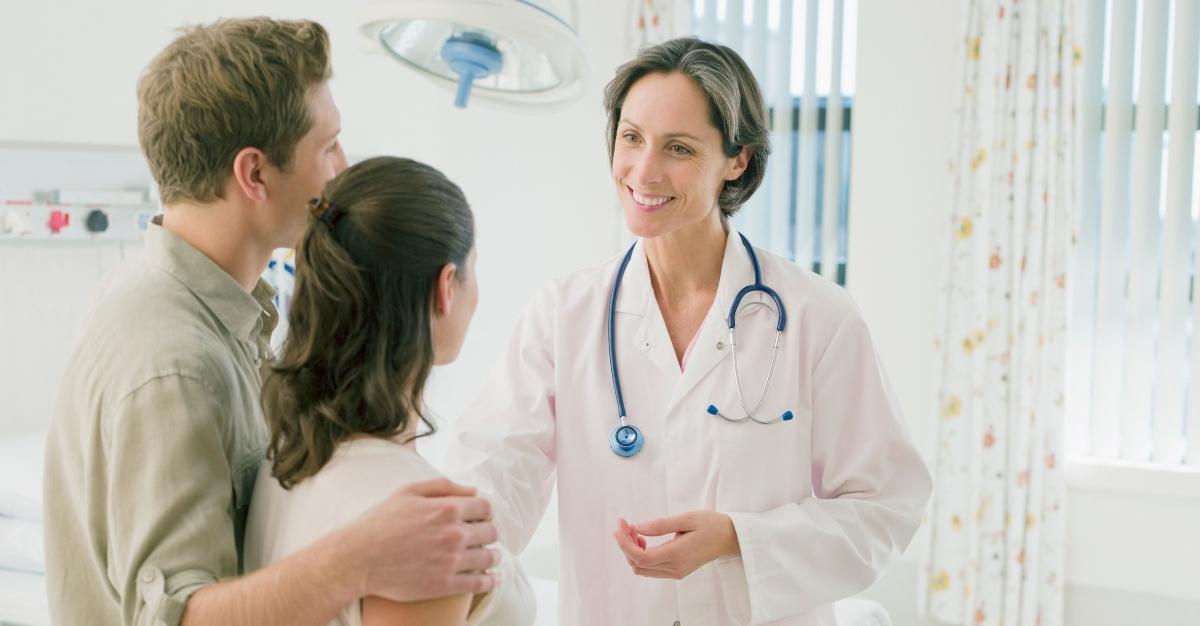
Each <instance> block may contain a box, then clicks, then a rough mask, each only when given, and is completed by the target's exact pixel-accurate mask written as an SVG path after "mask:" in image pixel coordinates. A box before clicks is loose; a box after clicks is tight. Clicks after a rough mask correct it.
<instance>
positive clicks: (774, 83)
mask: <svg viewBox="0 0 1200 626" xmlns="http://www.w3.org/2000/svg"><path fill="white" fill-rule="evenodd" d="M778 2H779V29H778V30H777V31H775V32H774V33H773V34H772V36H771V41H772V43H773V44H774V48H773V52H772V53H771V81H770V84H771V88H770V89H771V93H770V99H771V100H770V101H771V108H772V110H774V112H775V120H774V122H775V124H774V127H773V128H772V131H773V132H772V133H771V134H772V137H771V153H772V154H771V158H769V159H768V160H767V163H768V168H769V172H768V174H769V176H770V178H769V180H770V182H771V194H770V198H771V210H770V215H771V248H772V249H773V250H787V251H788V252H789V254H794V253H795V249H794V248H793V244H792V236H791V235H792V229H791V223H790V222H791V214H790V209H791V177H790V176H789V175H790V174H791V169H792V166H791V151H792V149H791V148H792V132H793V128H794V127H793V125H792V102H793V100H792V85H791V82H792V55H793V52H794V49H793V46H794V45H795V44H794V43H793V38H792V0H778ZM793 258H795V257H793Z"/></svg>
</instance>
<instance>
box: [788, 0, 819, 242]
mask: <svg viewBox="0 0 1200 626" xmlns="http://www.w3.org/2000/svg"><path fill="white" fill-rule="evenodd" d="M802 1H804V10H803V11H797V12H796V13H797V15H796V17H797V18H799V20H800V24H801V25H802V27H800V28H797V29H796V30H797V32H803V33H804V37H803V39H802V40H801V41H803V42H804V66H803V67H804V90H803V91H802V92H801V94H800V132H799V140H798V141H799V143H798V146H797V149H798V156H797V159H796V174H795V176H796V235H795V238H794V240H795V242H796V244H795V246H796V261H797V262H798V263H800V264H801V265H803V266H809V265H811V263H812V260H813V256H814V253H815V244H816V233H814V232H813V225H814V224H815V223H816V214H817V192H816V189H817V28H818V22H817V20H818V18H819V17H820V16H819V15H818V12H817V0H802Z"/></svg>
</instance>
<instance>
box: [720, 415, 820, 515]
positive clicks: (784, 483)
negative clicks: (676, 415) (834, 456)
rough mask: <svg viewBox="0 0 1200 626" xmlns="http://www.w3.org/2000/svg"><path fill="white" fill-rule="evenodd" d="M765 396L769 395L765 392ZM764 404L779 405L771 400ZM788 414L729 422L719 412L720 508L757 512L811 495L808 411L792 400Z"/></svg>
mask: <svg viewBox="0 0 1200 626" xmlns="http://www.w3.org/2000/svg"><path fill="white" fill-rule="evenodd" d="M768 398H769V396H768ZM763 406H764V407H767V406H769V407H771V409H770V410H775V408H776V407H783V402H781V401H780V400H778V399H777V400H776V402H774V403H772V404H768V403H767V402H766V401H764V403H763ZM779 410H780V411H783V410H790V411H792V419H789V420H787V421H779V422H776V423H774V424H759V423H756V422H753V421H751V420H746V421H744V422H739V423H732V422H727V421H725V420H723V419H721V418H719V417H714V418H713V419H716V420H718V422H719V423H717V424H715V428H716V431H717V436H718V439H719V442H720V443H719V446H718V450H719V454H720V457H721V458H720V476H721V479H720V484H721V487H720V489H719V492H718V494H717V500H718V502H717V507H718V510H720V511H726V512H735V511H736V512H746V513H756V512H761V511H767V510H770V509H773V508H775V507H778V506H781V505H783V504H786V503H788V502H793V501H796V500H798V499H800V498H803V497H808V496H811V495H812V481H811V479H810V472H811V469H810V466H809V465H810V454H811V451H810V441H811V425H812V411H811V409H810V408H809V407H808V405H807V404H804V405H801V404H800V403H799V402H792V403H790V406H789V407H788V408H786V409H784V408H780V409H779Z"/></svg>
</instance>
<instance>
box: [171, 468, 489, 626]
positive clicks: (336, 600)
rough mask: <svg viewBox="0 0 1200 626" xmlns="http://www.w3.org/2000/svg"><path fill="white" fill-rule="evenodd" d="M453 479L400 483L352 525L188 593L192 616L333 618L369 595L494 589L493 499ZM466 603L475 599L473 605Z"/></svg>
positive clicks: (219, 620) (195, 620) (297, 621)
mask: <svg viewBox="0 0 1200 626" xmlns="http://www.w3.org/2000/svg"><path fill="white" fill-rule="evenodd" d="M474 492H475V490H474V489H470V488H467V487H461V486H458V485H455V484H454V483H452V482H450V481H448V480H446V479H437V480H431V481H427V482H423V483H415V484H412V485H409V486H407V487H405V488H403V489H400V490H398V491H397V492H396V493H395V494H393V495H392V496H391V497H390V498H389V499H388V500H387V501H385V502H384V503H382V504H381V505H379V506H377V507H376V508H375V509H372V510H371V511H370V512H369V513H368V514H367V515H366V516H364V517H363V518H362V519H361V520H359V521H358V522H355V523H354V524H352V525H349V526H346V527H345V528H342V529H340V530H338V531H334V532H333V533H330V534H329V535H327V536H326V537H324V538H323V539H321V540H319V541H318V542H317V543H315V544H313V545H312V546H310V547H309V548H307V549H305V550H302V551H300V552H298V553H296V554H294V555H292V556H291V557H289V558H287V559H284V560H283V561H280V562H278V563H275V564H273V565H271V566H269V567H267V568H264V569H262V570H259V571H257V572H254V573H253V574H250V575H248V576H245V577H243V578H239V579H236V580H230V581H225V582H221V583H216V584H213V585H209V586H207V587H204V588H202V589H200V590H199V591H197V592H196V593H195V595H193V596H192V598H191V600H190V601H189V602H188V605H187V610H186V612H185V613H184V618H183V622H182V623H183V625H184V626H201V625H206V624H222V625H229V626H237V625H240V624H247V625H250V624H254V625H259V624H263V625H271V624H280V625H283V624H287V625H293V624H294V625H309V624H311V625H312V626H321V625H323V624H327V623H329V622H330V621H331V620H332V619H333V618H334V617H335V616H336V615H337V613H338V612H339V611H340V610H341V609H342V608H344V607H345V606H346V605H348V604H350V603H352V602H355V601H357V600H358V599H359V598H362V597H365V596H380V597H383V598H388V599H390V600H394V601H397V602H412V601H418V600H424V599H429V598H436V597H441V596H447V595H452V594H471V593H485V592H487V591H490V590H491V589H492V588H494V587H495V585H496V582H497V581H496V580H495V578H494V577H493V576H492V575H491V574H487V573H484V572H483V570H486V569H488V568H491V567H494V566H495V565H496V564H497V563H498V561H499V555H498V554H496V553H495V552H494V551H493V550H490V549H486V548H482V547H480V546H482V545H484V544H488V543H492V542H494V541H495V540H496V530H495V528H494V527H493V526H492V524H491V523H490V521H488V522H485V521H482V520H487V519H490V516H491V508H490V506H489V505H488V503H487V501H485V500H482V499H479V498H474V497H471V496H473V495H474ZM464 606H465V605H464Z"/></svg>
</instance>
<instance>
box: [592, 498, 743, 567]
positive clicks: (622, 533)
mask: <svg viewBox="0 0 1200 626" xmlns="http://www.w3.org/2000/svg"><path fill="white" fill-rule="evenodd" d="M672 533H673V534H674V535H675V537H674V538H672V539H671V540H670V541H667V542H665V543H662V544H660V545H657V546H654V547H647V544H646V539H645V537H661V536H663V535H669V534H672ZM613 538H615V539H616V540H617V545H618V546H619V547H620V548H621V552H623V553H624V554H625V560H626V561H628V562H629V566H630V567H631V568H633V573H634V574H637V575H638V576H646V577H648V578H671V579H674V580H682V579H684V578H686V577H687V576H688V575H689V574H691V573H692V572H694V571H696V570H697V569H698V568H699V567H700V566H701V565H704V564H705V563H708V562H709V561H713V560H716V559H718V558H720V557H723V556H738V555H740V554H741V553H742V551H741V546H740V544H739V543H738V538H737V531H735V530H734V527H733V520H731V519H729V516H728V515H726V514H724V513H717V512H716V511H691V512H688V513H682V514H680V515H675V516H672V517H663V518H659V519H656V520H651V521H649V522H642V523H641V524H630V523H629V522H627V521H625V520H624V519H621V520H620V521H619V522H618V528H617V532H615V533H613Z"/></svg>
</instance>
